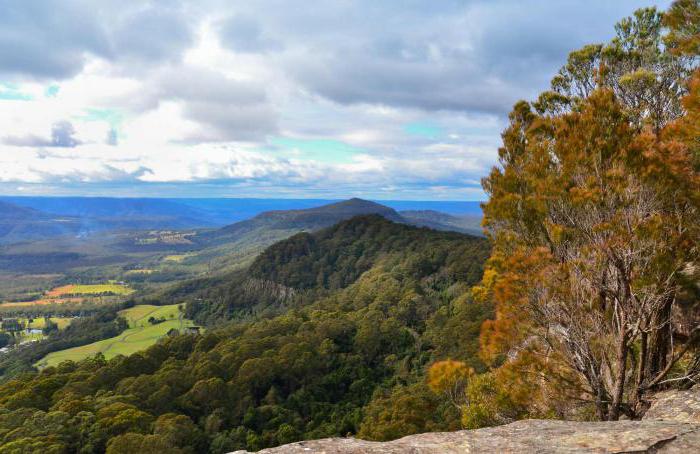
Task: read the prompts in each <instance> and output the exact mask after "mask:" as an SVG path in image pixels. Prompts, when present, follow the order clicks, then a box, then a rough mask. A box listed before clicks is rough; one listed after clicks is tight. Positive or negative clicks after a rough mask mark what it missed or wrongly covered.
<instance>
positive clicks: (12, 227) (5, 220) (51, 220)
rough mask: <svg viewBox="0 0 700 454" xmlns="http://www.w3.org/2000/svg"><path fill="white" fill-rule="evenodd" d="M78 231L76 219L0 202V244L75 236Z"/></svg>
mask: <svg viewBox="0 0 700 454" xmlns="http://www.w3.org/2000/svg"><path fill="white" fill-rule="evenodd" d="M80 230H81V223H80V220H79V219H78V218H75V217H71V216H59V215H52V214H49V213H45V212H42V211H39V210H35V209H32V208H27V207H22V206H19V205H15V204H13V203H9V202H4V201H0V243H11V242H17V241H27V240H37V239H44V238H48V237H52V236H60V235H77V234H78V233H79V232H80Z"/></svg>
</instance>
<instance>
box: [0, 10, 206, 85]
mask: <svg viewBox="0 0 700 454" xmlns="http://www.w3.org/2000/svg"><path fill="white" fill-rule="evenodd" d="M186 13H187V11H185V9H184V8H183V7H181V6H180V5H179V2H173V1H169V2H140V3H139V2H121V1H117V0H107V1H101V2H93V1H88V0H72V1H61V0H22V1H16V0H0V75H3V76H5V77H6V78H21V77H30V78H35V79H65V78H70V77H72V76H74V75H75V74H78V73H79V72H80V71H81V70H82V69H83V66H84V65H85V63H86V62H87V59H88V57H89V56H90V55H92V56H97V57H101V58H105V59H108V60H110V61H112V62H119V61H124V62H129V61H132V60H138V61H139V62H140V63H141V65H143V64H144V63H148V64H153V63H159V62H162V61H174V60H177V59H179V58H180V57H181V55H182V53H183V52H184V51H185V50H186V49H187V48H188V47H189V46H190V45H191V44H192V26H193V25H195V24H194V23H193V22H190V21H188V20H187V19H188V16H187V14H186ZM139 69H141V67H140V66H135V65H132V66H130V67H126V70H127V71H135V70H139Z"/></svg>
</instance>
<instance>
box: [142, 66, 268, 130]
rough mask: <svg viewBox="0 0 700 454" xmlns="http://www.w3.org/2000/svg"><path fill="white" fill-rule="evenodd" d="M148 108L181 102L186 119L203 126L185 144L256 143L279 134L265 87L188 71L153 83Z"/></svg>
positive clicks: (165, 73) (166, 74)
mask: <svg viewBox="0 0 700 454" xmlns="http://www.w3.org/2000/svg"><path fill="white" fill-rule="evenodd" d="M150 85H151V86H152V87H153V90H154V91H153V92H152V93H151V94H150V97H151V102H150V103H148V102H147V105H148V107H149V108H153V107H156V106H157V105H158V103H159V102H161V101H164V100H175V101H180V102H181V103H182V104H183V110H184V114H185V116H186V117H187V118H189V119H190V120H192V121H195V122H197V123H199V124H201V125H203V126H205V128H203V130H202V132H201V133H200V134H197V135H195V136H192V137H189V138H187V139H186V142H218V141H253V140H260V139H262V138H264V137H265V136H266V135H268V134H272V133H274V132H275V131H276V130H277V113H276V112H275V110H274V109H273V108H272V106H271V105H270V102H269V100H268V98H267V94H266V92H265V89H264V87H263V86H262V85H260V84H257V83H253V82H246V81H237V80H233V79H229V78H227V77H225V76H224V75H223V74H221V73H218V72H214V71H209V70H203V69H193V68H187V67H176V68H169V69H168V70H164V71H163V72H161V73H160V74H159V75H158V76H157V77H156V79H155V80H154V81H152V82H151V83H150Z"/></svg>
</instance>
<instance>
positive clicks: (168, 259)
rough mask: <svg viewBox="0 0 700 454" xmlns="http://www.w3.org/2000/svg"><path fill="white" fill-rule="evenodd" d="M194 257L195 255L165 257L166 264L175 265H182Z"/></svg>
mask: <svg viewBox="0 0 700 454" xmlns="http://www.w3.org/2000/svg"><path fill="white" fill-rule="evenodd" d="M192 256H194V254H172V255H166V256H165V257H163V261H164V262H175V263H181V262H183V261H184V260H185V259H187V258H189V257H192Z"/></svg>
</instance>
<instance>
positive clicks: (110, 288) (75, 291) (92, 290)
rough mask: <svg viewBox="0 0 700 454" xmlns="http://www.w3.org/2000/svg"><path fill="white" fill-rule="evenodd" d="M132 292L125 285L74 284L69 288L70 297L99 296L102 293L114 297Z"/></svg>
mask: <svg viewBox="0 0 700 454" xmlns="http://www.w3.org/2000/svg"><path fill="white" fill-rule="evenodd" d="M133 292H134V290H133V289H131V288H129V287H128V286H126V285H119V284H89V285H83V284H76V285H73V286H71V288H70V294H71V295H101V294H104V293H113V294H115V295H129V294H131V293H133Z"/></svg>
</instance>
